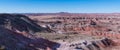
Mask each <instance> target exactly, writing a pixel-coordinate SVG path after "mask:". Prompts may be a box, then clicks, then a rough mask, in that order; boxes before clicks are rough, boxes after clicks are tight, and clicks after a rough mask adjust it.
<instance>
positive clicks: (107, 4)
mask: <svg viewBox="0 0 120 50" xmlns="http://www.w3.org/2000/svg"><path fill="white" fill-rule="evenodd" d="M57 12H70V13H120V0H0V13H57Z"/></svg>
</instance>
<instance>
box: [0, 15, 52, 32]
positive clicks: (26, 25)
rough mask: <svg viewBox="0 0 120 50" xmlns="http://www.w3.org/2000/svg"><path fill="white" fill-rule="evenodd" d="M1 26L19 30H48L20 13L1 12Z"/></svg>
mask: <svg viewBox="0 0 120 50" xmlns="http://www.w3.org/2000/svg"><path fill="white" fill-rule="evenodd" d="M0 26H2V27H5V28H7V29H10V30H13V31H17V32H23V31H25V32H29V33H34V32H40V31H43V32H48V30H47V29H45V28H43V27H41V26H39V25H37V24H36V23H34V22H33V21H32V20H31V19H29V18H28V17H27V16H25V15H19V14H0ZM49 32H50V31H49Z"/></svg>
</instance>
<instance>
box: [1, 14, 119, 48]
mask: <svg viewBox="0 0 120 50" xmlns="http://www.w3.org/2000/svg"><path fill="white" fill-rule="evenodd" d="M0 50H120V14H119V13H65V12H61V13H23V14H22V15H21V14H0Z"/></svg>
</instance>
